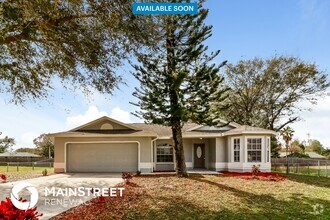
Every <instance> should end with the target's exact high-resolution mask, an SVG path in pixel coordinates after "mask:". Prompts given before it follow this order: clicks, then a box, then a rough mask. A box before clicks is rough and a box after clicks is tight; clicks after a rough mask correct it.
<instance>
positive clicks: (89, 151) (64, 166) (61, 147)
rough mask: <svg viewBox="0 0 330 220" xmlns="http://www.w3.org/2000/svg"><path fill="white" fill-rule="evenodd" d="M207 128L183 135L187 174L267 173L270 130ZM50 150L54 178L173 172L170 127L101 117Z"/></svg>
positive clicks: (59, 137) (191, 127)
mask: <svg viewBox="0 0 330 220" xmlns="http://www.w3.org/2000/svg"><path fill="white" fill-rule="evenodd" d="M221 122H222V123H223V125H224V126H222V127H210V126H204V125H197V124H193V123H188V124H186V125H185V126H184V127H183V129H182V132H183V145H184V152H185V161H186V166H187V169H188V170H192V169H209V170H216V171H224V170H229V171H238V172H243V171H244V172H245V171H251V167H252V165H254V164H256V165H260V168H261V170H263V171H270V169H271V163H270V137H271V136H272V135H275V134H276V133H275V132H274V131H271V130H265V129H261V128H256V127H251V126H245V125H243V126H241V125H238V124H236V123H229V124H227V123H225V122H223V121H221ZM49 136H51V137H54V144H55V158H54V159H55V160H54V168H55V172H123V171H127V172H136V171H141V172H142V173H150V172H154V171H173V170H175V163H174V161H175V158H174V157H175V155H174V150H173V143H172V137H171V136H172V133H171V129H170V128H169V127H165V126H161V125H153V124H143V123H133V124H125V123H122V122H119V121H116V120H114V119H111V118H109V117H101V118H99V119H97V120H94V121H92V122H89V123H87V124H85V125H82V126H80V127H77V128H75V129H72V130H70V131H67V132H60V133H54V134H50V135H49Z"/></svg>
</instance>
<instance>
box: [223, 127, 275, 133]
mask: <svg viewBox="0 0 330 220" xmlns="http://www.w3.org/2000/svg"><path fill="white" fill-rule="evenodd" d="M242 133H243V134H244V133H267V134H276V132H275V131H272V130H268V129H263V128H258V127H252V126H249V125H241V126H239V127H238V128H234V129H232V130H230V131H227V132H225V133H224V134H225V135H232V134H242Z"/></svg>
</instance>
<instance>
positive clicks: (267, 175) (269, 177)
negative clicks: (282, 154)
mask: <svg viewBox="0 0 330 220" xmlns="http://www.w3.org/2000/svg"><path fill="white" fill-rule="evenodd" d="M221 173H222V174H223V175H226V176H233V177H238V178H241V179H246V180H263V181H281V180H285V179H287V176H285V175H281V174H277V173H272V172H260V173H258V175H253V174H252V173H251V172H244V173H238V172H229V171H222V172H221Z"/></svg>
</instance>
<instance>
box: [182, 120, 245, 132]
mask: <svg viewBox="0 0 330 220" xmlns="http://www.w3.org/2000/svg"><path fill="white" fill-rule="evenodd" d="M239 126H240V125H239V124H237V123H234V122H230V123H228V122H226V121H224V120H219V126H207V125H198V126H195V127H192V128H190V129H187V131H213V132H214V131H218V132H223V131H229V130H231V129H234V128H238V127H239Z"/></svg>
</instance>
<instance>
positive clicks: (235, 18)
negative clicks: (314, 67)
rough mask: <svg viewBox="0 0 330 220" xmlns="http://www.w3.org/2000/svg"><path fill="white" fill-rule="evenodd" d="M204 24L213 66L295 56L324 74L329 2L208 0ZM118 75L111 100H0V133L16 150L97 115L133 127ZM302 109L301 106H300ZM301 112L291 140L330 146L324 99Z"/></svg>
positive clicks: (58, 94)
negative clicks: (11, 140)
mask: <svg viewBox="0 0 330 220" xmlns="http://www.w3.org/2000/svg"><path fill="white" fill-rule="evenodd" d="M205 6H206V7H207V8H209V9H210V13H209V17H208V18H207V21H206V22H207V24H211V25H213V36H212V38H210V39H209V40H208V41H207V45H208V46H209V48H210V50H218V49H220V50H221V54H220V55H219V56H218V57H217V58H216V60H215V62H221V61H223V60H228V61H229V62H230V63H235V62H237V61H238V60H240V59H250V58H254V57H263V58H268V57H271V56H273V55H275V54H280V55H292V56H297V57H299V58H301V59H303V60H306V61H310V62H316V63H317V64H318V65H319V67H320V69H323V70H327V72H328V71H329V70H330V1H323V0H320V1H316V0H290V1H284V0H282V1H280V0H267V1H264V0H249V1H248V0H209V1H207V2H206V4H205ZM128 69H129V66H124V67H123V68H122V72H123V74H124V78H125V80H126V82H127V86H125V85H121V86H120V89H119V90H116V91H115V92H114V96H109V95H101V94H99V93H97V92H94V93H92V94H90V95H89V96H88V97H86V96H84V95H83V94H82V93H81V92H79V91H77V92H72V91H67V90H64V89H63V88H62V87H61V86H60V84H57V83H55V88H56V90H55V91H52V92H51V93H50V96H49V99H48V100H47V101H45V100H40V101H38V102H37V103H32V102H28V103H26V104H25V106H24V107H22V106H15V105H13V104H10V103H8V100H9V96H8V95H5V94H2V95H0V106H1V108H0V121H1V123H0V131H2V132H3V133H4V134H5V135H8V136H11V137H14V138H15V139H16V142H17V145H16V146H15V148H18V147H32V146H33V143H32V140H33V139H34V138H35V137H37V136H38V135H39V134H41V133H48V132H57V131H63V130H68V129H70V128H73V127H75V126H78V125H80V124H82V123H84V122H87V121H89V120H92V119H95V118H97V117H99V116H102V115H108V116H110V117H114V118H116V119H118V120H122V121H125V122H138V121H139V119H137V118H135V117H134V116H132V115H130V114H129V112H132V111H134V110H135V109H136V108H135V107H134V106H132V105H130V104H129V101H134V98H133V97H132V95H131V94H132V92H133V91H134V87H135V86H138V84H137V82H136V80H135V79H133V78H132V76H130V74H129V73H128ZM301 105H304V106H306V105H307V104H306V103H301ZM312 107H313V111H312V112H304V113H302V114H301V116H302V117H303V118H304V121H301V122H298V123H296V124H294V125H293V128H294V129H295V131H296V133H295V134H296V137H297V138H300V139H306V138H307V133H310V134H311V138H316V139H319V140H320V141H321V143H323V144H324V145H325V146H328V147H330V98H329V97H327V98H325V99H322V100H321V101H320V102H319V104H318V105H316V106H312Z"/></svg>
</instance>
